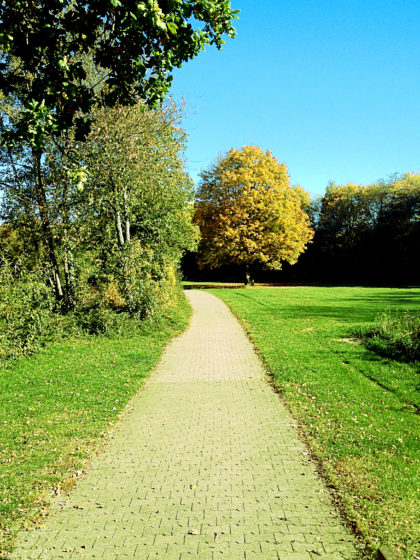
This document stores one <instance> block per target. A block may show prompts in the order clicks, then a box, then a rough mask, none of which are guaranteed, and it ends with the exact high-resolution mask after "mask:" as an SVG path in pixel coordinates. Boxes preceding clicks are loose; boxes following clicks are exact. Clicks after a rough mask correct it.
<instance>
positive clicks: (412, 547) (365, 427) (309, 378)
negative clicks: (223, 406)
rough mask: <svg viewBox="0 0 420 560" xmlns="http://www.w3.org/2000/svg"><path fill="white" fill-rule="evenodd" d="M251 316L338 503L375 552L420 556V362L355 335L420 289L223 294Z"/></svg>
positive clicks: (249, 326)
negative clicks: (379, 349)
mask: <svg viewBox="0 0 420 560" xmlns="http://www.w3.org/2000/svg"><path fill="white" fill-rule="evenodd" d="M213 293H214V294H215V295H217V296H218V297H220V298H222V299H223V300H224V301H225V302H226V303H227V304H228V305H229V306H230V307H231V309H232V310H233V312H234V313H235V314H236V315H237V316H238V317H239V318H240V319H241V320H242V322H243V324H244V325H245V328H246V330H247V332H248V333H249V334H250V336H251V338H252V339H253V341H254V343H255V345H256V347H257V348H258V350H259V352H260V354H261V355H262V357H263V359H264V361H265V363H266V365H267V367H268V368H269V370H270V372H271V373H272V374H273V382H274V384H275V385H276V387H277V388H278V390H279V391H280V392H281V394H282V395H283V396H284V399H285V401H286V403H287V405H288V406H289V408H290V409H291V411H292V413H293V415H294V416H295V417H296V418H297V419H298V420H299V422H300V426H301V432H302V436H303V437H304V438H306V439H307V441H308V442H309V444H310V446H311V448H312V450H313V453H314V455H315V457H317V458H318V460H319V462H320V465H321V468H322V471H323V475H324V476H325V477H326V479H327V480H328V481H329V483H330V486H332V487H334V488H335V490H334V494H335V498H336V499H337V501H338V503H339V504H340V505H341V507H342V509H343V510H344V511H345V512H346V515H347V518H348V519H349V521H350V522H351V523H352V524H353V525H354V526H355V527H356V528H357V530H358V532H359V533H360V535H361V536H362V538H363V539H364V540H365V541H366V542H367V543H368V545H369V546H370V549H371V551H372V550H374V549H376V548H377V547H378V546H379V545H383V544H387V545H391V546H392V547H397V548H399V549H400V550H401V551H404V555H405V556H406V557H407V558H411V559H412V558H415V557H420V552H419V549H418V547H417V545H416V542H417V544H418V541H417V538H418V521H419V519H418V512H419V500H418V486H419V485H418V483H419V478H418V472H419V435H420V422H419V416H418V410H419V404H420V399H419V391H418V381H419V362H417V363H402V362H398V361H395V360H392V359H386V358H382V357H380V356H378V355H377V354H375V353H374V352H371V351H369V350H366V349H365V348H364V347H363V345H361V344H358V343H357V341H354V335H353V333H354V332H355V330H357V329H358V328H360V327H364V326H366V325H368V324H370V323H371V322H373V321H374V319H375V316H376V315H377V313H379V312H381V311H387V310H393V309H398V310H403V309H404V310H405V309H417V310H418V309H419V307H420V290H419V289H382V288H357V287H356V288H343V287H337V288H335V287H329V288H309V287H300V288H248V289H246V290H244V289H241V290H231V289H230V290H217V291H216V290H214V291H213Z"/></svg>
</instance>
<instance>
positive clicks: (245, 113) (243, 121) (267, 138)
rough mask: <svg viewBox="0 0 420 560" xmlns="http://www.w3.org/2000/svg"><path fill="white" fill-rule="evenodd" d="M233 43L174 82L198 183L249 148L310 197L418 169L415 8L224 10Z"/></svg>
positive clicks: (359, 0)
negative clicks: (226, 156) (275, 162)
mask: <svg viewBox="0 0 420 560" xmlns="http://www.w3.org/2000/svg"><path fill="white" fill-rule="evenodd" d="M232 6H233V8H235V9H240V10H241V13H240V14H239V20H237V21H236V28H237V32H238V34H237V37H236V38H235V39H234V40H227V41H226V45H225V46H224V48H223V50H222V51H217V49H215V48H208V49H207V50H206V52H203V53H201V54H200V55H199V56H198V57H197V58H196V59H194V60H192V61H190V62H188V63H186V64H184V66H183V67H182V68H181V69H180V70H177V71H176V73H175V77H174V82H173V87H172V92H171V93H172V96H173V98H174V99H175V100H176V101H180V99H181V97H183V98H184V99H185V101H186V104H187V117H186V119H185V120H184V128H185V129H186V131H187V132H188V134H189V141H188V149H187V153H186V159H187V169H188V171H189V173H190V174H191V176H192V177H193V178H194V179H196V178H197V176H198V173H199V172H200V171H201V170H202V169H203V168H207V167H208V166H209V165H210V164H211V163H212V162H213V161H214V160H215V159H216V158H217V156H218V155H221V154H223V153H224V152H226V151H227V150H229V149H230V148H232V147H234V148H240V147H241V146H243V145H251V144H252V145H259V146H261V147H262V148H263V149H264V150H266V149H270V150H271V151H272V152H273V153H274V155H275V156H276V157H277V158H278V159H279V160H280V161H281V162H285V163H286V164H287V166H288V168H289V173H290V175H291V181H292V183H293V184H300V185H302V186H303V187H304V188H305V189H306V190H308V191H309V192H310V193H311V194H312V195H315V194H322V193H323V192H324V191H325V187H326V185H327V183H328V181H329V180H330V179H331V180H334V181H335V182H336V183H338V184H342V183H347V182H350V181H352V182H355V183H360V184H367V183H371V182H373V181H375V180H377V179H379V178H386V177H387V176H388V175H390V174H391V173H394V172H400V173H402V172H407V171H414V172H419V171H420V32H419V29H420V0H381V1H378V0H232Z"/></svg>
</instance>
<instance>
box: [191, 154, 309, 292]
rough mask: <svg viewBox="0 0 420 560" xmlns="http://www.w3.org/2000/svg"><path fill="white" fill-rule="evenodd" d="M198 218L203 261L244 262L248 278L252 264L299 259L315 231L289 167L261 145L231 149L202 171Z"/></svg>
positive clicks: (270, 265)
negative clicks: (291, 183) (290, 182)
mask: <svg viewBox="0 0 420 560" xmlns="http://www.w3.org/2000/svg"><path fill="white" fill-rule="evenodd" d="M195 221H196V222H197V224H198V225H199V226H200V230H201V236H202V240H201V244H200V247H199V256H200V257H199V262H200V263H201V265H202V266H204V265H207V266H210V267H218V266H221V265H222V264H235V265H239V266H241V267H244V268H245V273H246V281H247V282H249V281H250V267H251V266H252V265H253V264H257V263H258V264H260V265H263V266H264V267H266V268H271V269H274V270H279V269H280V268H281V266H282V262H288V263H290V264H293V263H295V262H296V261H297V259H298V256H299V255H300V254H301V253H302V252H303V251H304V250H305V248H306V245H307V244H308V243H309V241H310V240H311V238H312V235H313V233H312V230H311V228H310V224H309V218H308V216H307V214H306V213H305V212H304V210H303V208H302V197H301V193H299V192H298V191H297V190H296V189H293V188H291V187H290V186H289V177H288V174H287V167H286V165H285V164H280V163H279V162H278V161H277V159H276V158H275V157H274V156H273V155H272V154H271V152H270V151H267V152H266V153H264V152H263V151H262V150H261V148H259V147H256V146H244V147H243V148H242V150H235V149H232V150H230V152H228V153H227V154H226V155H225V156H223V157H221V158H219V159H218V160H217V162H216V163H215V164H214V165H212V166H211V167H210V169H209V170H208V171H203V172H202V174H201V183H200V186H199V190H198V193H197V202H196V213H195Z"/></svg>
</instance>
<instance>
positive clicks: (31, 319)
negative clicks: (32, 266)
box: [0, 264, 60, 359]
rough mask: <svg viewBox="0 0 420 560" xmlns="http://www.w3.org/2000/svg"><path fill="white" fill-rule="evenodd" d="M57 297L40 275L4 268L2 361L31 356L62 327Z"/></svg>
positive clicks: (0, 286) (0, 285)
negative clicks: (56, 303)
mask: <svg viewBox="0 0 420 560" xmlns="http://www.w3.org/2000/svg"><path fill="white" fill-rule="evenodd" d="M54 305H55V304H54V295H53V293H52V290H51V289H50V288H48V286H47V285H46V283H45V279H44V278H43V277H42V275H41V274H40V273H39V272H22V273H16V271H13V273H12V271H11V269H10V267H9V266H8V265H7V264H4V265H3V266H2V267H1V268H0V359H7V358H18V357H19V356H22V355H24V354H30V353H31V352H34V351H35V350H37V349H38V348H39V346H40V345H41V344H42V343H43V342H44V341H45V340H46V339H47V338H49V337H50V336H51V335H52V334H53V333H54V332H55V331H56V330H57V329H58V328H59V323H60V317H59V316H58V315H57V314H56V313H54Z"/></svg>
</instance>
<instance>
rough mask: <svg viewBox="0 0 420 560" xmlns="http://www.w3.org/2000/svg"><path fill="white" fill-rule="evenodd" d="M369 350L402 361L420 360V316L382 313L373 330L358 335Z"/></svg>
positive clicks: (409, 313)
mask: <svg viewBox="0 0 420 560" xmlns="http://www.w3.org/2000/svg"><path fill="white" fill-rule="evenodd" d="M357 334H358V336H359V337H360V338H361V339H362V340H363V343H364V345H365V346H366V348H368V349H369V350H373V351H374V352H377V353H378V354H381V355H382V356H387V357H390V358H394V359H397V360H402V361H407V362H408V361H414V360H419V359H420V316H419V315H416V314H415V313H414V312H413V311H400V312H396V313H389V312H383V313H380V314H379V315H378V316H377V318H376V321H375V325H374V326H373V328H371V329H368V330H366V331H361V332H358V333H357Z"/></svg>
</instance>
